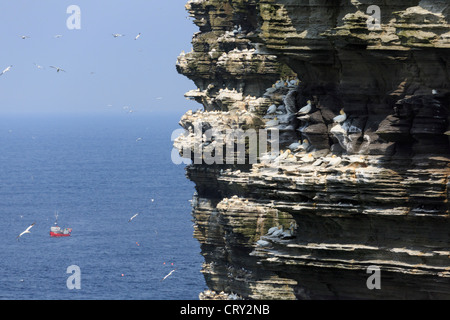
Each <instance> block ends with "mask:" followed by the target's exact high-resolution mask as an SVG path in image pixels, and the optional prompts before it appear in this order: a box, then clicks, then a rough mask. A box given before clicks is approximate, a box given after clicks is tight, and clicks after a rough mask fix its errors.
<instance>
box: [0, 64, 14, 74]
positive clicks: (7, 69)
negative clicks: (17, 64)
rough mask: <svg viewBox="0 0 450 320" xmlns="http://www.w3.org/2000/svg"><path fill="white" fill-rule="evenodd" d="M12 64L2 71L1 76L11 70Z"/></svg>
mask: <svg viewBox="0 0 450 320" xmlns="http://www.w3.org/2000/svg"><path fill="white" fill-rule="evenodd" d="M11 68H12V66H9V67H7V68H6V69H5V70H3V71H2V73H0V76H1V75H3V74H4V73H6V72H8V71H9V70H11Z"/></svg>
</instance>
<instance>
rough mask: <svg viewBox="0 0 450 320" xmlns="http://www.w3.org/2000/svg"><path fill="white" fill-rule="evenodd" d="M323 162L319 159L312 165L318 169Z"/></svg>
mask: <svg viewBox="0 0 450 320" xmlns="http://www.w3.org/2000/svg"><path fill="white" fill-rule="evenodd" d="M322 162H323V160H322V159H317V160H316V161H314V163H313V164H312V166H313V167H318V166H320V165H321V164H322Z"/></svg>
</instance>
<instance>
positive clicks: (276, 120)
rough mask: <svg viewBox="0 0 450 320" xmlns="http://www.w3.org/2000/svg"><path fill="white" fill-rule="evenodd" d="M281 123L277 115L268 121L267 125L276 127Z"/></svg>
mask: <svg viewBox="0 0 450 320" xmlns="http://www.w3.org/2000/svg"><path fill="white" fill-rule="evenodd" d="M279 123H280V121H278V118H277V117H275V119H273V120H270V121H267V122H266V127H275V126H277V125H278V124H279Z"/></svg>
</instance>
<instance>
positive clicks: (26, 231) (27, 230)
mask: <svg viewBox="0 0 450 320" xmlns="http://www.w3.org/2000/svg"><path fill="white" fill-rule="evenodd" d="M35 224H36V222H33V224H32V225H31V226H29V227H28V228H27V229H26V230H25V231H24V232H22V233H21V234H19V235H18V236H17V240H19V238H20V237H21V236H23V235H24V234H26V233H31V232H30V229H31V228H33V226H34V225H35Z"/></svg>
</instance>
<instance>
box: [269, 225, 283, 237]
mask: <svg viewBox="0 0 450 320" xmlns="http://www.w3.org/2000/svg"><path fill="white" fill-rule="evenodd" d="M283 232H284V229H283V226H280V228H278V230H275V232H273V233H272V237H278V236H280V235H281V234H282V233H283Z"/></svg>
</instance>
